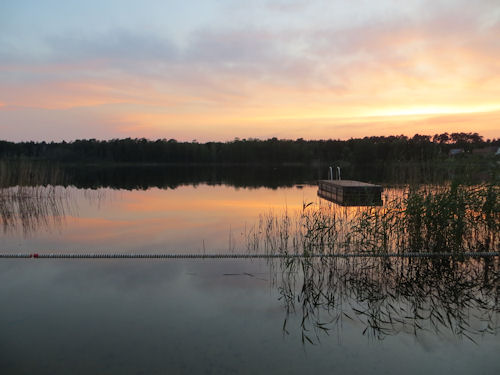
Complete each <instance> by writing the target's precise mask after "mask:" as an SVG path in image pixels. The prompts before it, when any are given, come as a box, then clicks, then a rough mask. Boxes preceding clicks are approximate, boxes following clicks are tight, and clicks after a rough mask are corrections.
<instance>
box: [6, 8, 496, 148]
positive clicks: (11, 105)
mask: <svg viewBox="0 0 500 375" xmlns="http://www.w3.org/2000/svg"><path fill="white" fill-rule="evenodd" d="M445 131H448V132H454V131H466V132H469V131H473V132H479V133H480V134H482V135H484V136H485V137H488V138H493V137H500V2H499V1H498V0H475V1H470V0H467V1H462V0H454V1H436V0H434V1H423V0H418V1H416V0H406V1H387V0H377V1H372V0H369V1H361V0H346V1H334V0H289V1H285V0H276V1H271V0H252V1H250V2H245V1H241V0H240V1H237V0H190V1H165V0H158V1H135V0H134V1H132V0H112V1H104V0H99V1H97V0H86V1H76V0H75V1H68V0H66V1H54V0H44V1H39V0H31V1H28V0H16V1H14V0H12V1H10V0H3V1H1V2H0V139H8V140H15V141H19V140H47V141H50V140H62V139H65V140H73V139H77V138H98V139H108V138H122V137H146V138H153V139H155V138H176V139H178V140H188V141H190V140H193V139H197V140H198V141H208V140H230V139H233V138H234V137H239V138H249V137H255V138H269V137H278V138H298V137H303V138H307V139H311V138H313V139H317V138H341V139H345V138H350V137H362V136H365V135H390V134H406V135H413V134H414V133H421V134H422V133H423V134H434V133H440V132H445Z"/></svg>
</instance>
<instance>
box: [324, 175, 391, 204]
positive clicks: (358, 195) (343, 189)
mask: <svg viewBox="0 0 500 375" xmlns="http://www.w3.org/2000/svg"><path fill="white" fill-rule="evenodd" d="M318 196H320V197H321V198H324V199H327V200H329V201H331V202H335V203H337V204H340V205H342V206H380V205H382V186H380V185H373V184H368V183H366V182H360V181H353V180H319V181H318Z"/></svg>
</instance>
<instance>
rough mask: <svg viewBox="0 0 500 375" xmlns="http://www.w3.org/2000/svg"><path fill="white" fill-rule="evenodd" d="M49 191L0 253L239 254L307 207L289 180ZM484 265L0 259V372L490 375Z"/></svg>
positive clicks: (494, 335)
mask: <svg viewBox="0 0 500 375" xmlns="http://www.w3.org/2000/svg"><path fill="white" fill-rule="evenodd" d="M304 182H305V183H306V182H307V181H304ZM138 183H140V182H138ZM41 189H46V188H41ZM57 189H59V192H58V194H57V200H56V201H55V202H52V203H47V200H45V201H44V202H42V201H43V199H41V200H39V202H38V205H43V204H45V205H47V204H48V205H49V206H46V207H45V208H43V207H42V208H40V207H38V211H36V212H38V214H34V213H33V211H31V212H32V213H31V214H29V215H27V216H25V217H24V220H25V221H24V222H23V221H22V219H19V218H17V219H16V218H13V219H12V220H10V221H9V222H6V221H5V219H3V224H4V226H3V230H2V234H1V241H0V244H1V249H0V251H2V252H18V251H19V252H24V251H26V252H35V251H36V252H40V253H43V252H47V253H48V252H79V251H81V252H99V251H120V252H160V251H161V252H171V253H174V252H175V253H191V252H196V253H200V252H204V251H205V252H207V253H209V252H246V251H248V248H247V238H248V233H250V232H251V230H252V228H255V226H256V225H258V223H259V220H261V218H262V215H266V214H267V213H269V212H271V211H272V212H275V213H282V212H283V211H284V210H288V211H289V212H294V211H297V210H298V211H300V210H301V209H302V207H303V205H304V203H306V204H307V203H308V202H319V201H318V197H317V196H316V187H315V186H311V185H307V184H302V183H300V184H298V185H297V183H295V182H294V184H291V185H289V186H272V187H265V186H260V187H256V186H253V187H251V188H250V187H247V188H245V187H241V186H238V187H236V186H234V185H225V184H215V185H214V184H206V183H197V184H196V185H191V184H181V185H179V186H175V188H165V187H147V188H146V189H144V190H143V189H141V190H139V189H129V188H127V189H124V188H121V189H120V188H119V187H118V188H117V187H114V188H112V187H109V186H108V187H101V188H98V189H87V188H77V187H74V186H68V187H62V186H59V187H58V188H57ZM31 204H35V206H36V203H34V202H32V203H31ZM50 204H56V208H57V209H56V210H54V207H52V208H51V207H50ZM322 204H327V203H326V202H323V203H322ZM11 208H12V207H11ZM26 220H27V222H26ZM498 275H499V264H498V259H497V260H494V261H492V262H488V263H485V262H483V261H477V262H475V263H470V262H469V263H462V264H446V263H443V262H441V263H439V262H437V263H436V262H430V263H429V262H428V263H425V264H421V265H419V266H418V267H411V266H409V265H408V264H403V263H398V262H396V261H394V262H393V263H390V264H387V263H380V262H379V263H377V262H374V263H369V262H367V261H347V262H344V263H341V262H339V263H335V264H333V263H327V262H326V263H325V262H324V261H322V260H316V261H315V262H312V263H307V262H296V263H294V264H287V263H283V262H279V261H274V262H268V261H266V260H258V261H255V260H254V261H250V260H248V261H242V260H49V259H22V260H1V261H0V285H1V286H0V298H1V300H2V301H3V304H2V309H1V310H0V329H1V331H2V335H1V336H0V337H1V338H0V353H1V354H0V369H1V370H2V373H6V374H7V373H9V374H10V373H12V374H24V373H41V374H57V373H68V372H71V373H75V374H78V373H81V374H86V373H105V374H115V373H116V374H124V373H133V374H138V373H144V374H156V373H157V374H164V373H173V374H184V373H185V374H188V373H207V374H236V373H237V374H239V373H242V374H254V373H266V372H267V373H283V374H285V373H286V374H291V373H297V374H298V373H310V372H312V371H315V372H316V371H321V372H327V373H334V372H338V373H354V374H356V373H358V374H366V373H380V374H400V373H402V372H404V373H410V374H420V373H423V372H427V373H441V374H442V373H453V374H470V373H482V374H496V373H498V371H499V370H500V362H499V361H498V353H500V339H499V335H498V332H499V324H500V320H499V312H500V308H499V300H500V298H499V297H500V296H499V288H498V286H499V285H498V280H499V278H498ZM439 316H441V318H438V317H439ZM441 319H442V320H443V322H441Z"/></svg>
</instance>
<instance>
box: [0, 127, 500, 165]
mask: <svg viewBox="0 0 500 375" xmlns="http://www.w3.org/2000/svg"><path fill="white" fill-rule="evenodd" d="M485 147H500V139H498V138H497V139H492V140H490V139H487V140H485V139H484V138H483V137H482V136H480V135H479V134H478V133H451V134H448V133H442V134H435V135H434V136H430V135H420V134H415V135H414V136H413V137H407V136H404V135H397V136H378V137H364V138H351V139H349V140H333V139H329V140H304V139H302V138H299V139H296V140H287V139H277V138H270V139H267V140H259V139H241V140H240V139H237V138H236V139H234V140H233V141H229V142H206V143H198V142H196V141H193V142H178V141H176V140H175V139H169V140H167V139H158V140H147V139H145V138H140V139H137V138H136V139H132V138H126V139H112V140H96V139H84V140H76V141H72V142H65V141H63V142H17V143H15V142H9V141H0V159H11V160H12V159H31V160H48V161H59V162H75V163H80V162H82V163H100V162H110V163H173V164H187V163H214V164H217V163H233V164H283V163H301V164H304V163H308V164H310V163H329V162H333V161H341V160H345V161H349V162H352V163H369V162H374V161H377V162H386V161H387V162H390V161H432V160H437V159H440V158H441V159H444V158H447V157H448V155H449V152H450V150H451V149H454V148H460V149H463V150H464V152H465V153H467V152H471V151H472V150H474V149H478V148H485Z"/></svg>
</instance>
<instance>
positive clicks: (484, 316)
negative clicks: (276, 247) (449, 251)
mask: <svg viewBox="0 0 500 375" xmlns="http://www.w3.org/2000/svg"><path fill="white" fill-rule="evenodd" d="M275 266H277V267H278V268H277V270H278V276H277V278H276V279H275V280H274V285H275V287H276V288H277V290H278V291H279V294H280V300H281V301H282V303H283V309H284V311H285V318H284V322H283V332H284V333H285V334H288V333H290V331H291V330H293V329H298V330H300V332H301V338H302V342H303V343H305V344H317V343H319V342H321V340H322V338H324V336H325V335H331V334H332V333H333V334H337V335H338V336H339V337H341V331H342V325H343V323H345V321H346V320H349V321H350V322H354V323H355V324H361V327H360V332H362V334H363V335H365V336H367V337H368V338H371V339H376V340H383V339H384V338H386V337H387V336H392V335H399V334H411V335H414V336H416V337H419V336H422V335H424V334H425V333H430V334H433V335H437V336H445V337H446V336H454V337H457V338H466V339H469V340H472V341H474V342H475V340H476V339H477V337H479V336H481V335H488V334H490V335H496V334H498V332H500V288H499V287H500V266H499V260H498V258H486V259H484V260H469V261H466V262H459V261H453V260H450V259H449V258H446V259H444V258H436V259H422V258H419V259H401V258H389V259H382V258H350V259H349V258H347V259H346V258H315V259H314V258H305V259H285V260H283V261H281V262H280V263H279V264H277V265H275ZM297 316H298V319H295V320H293V321H294V322H295V324H296V326H291V324H290V323H289V321H290V320H291V319H290V318H291V317H297Z"/></svg>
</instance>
